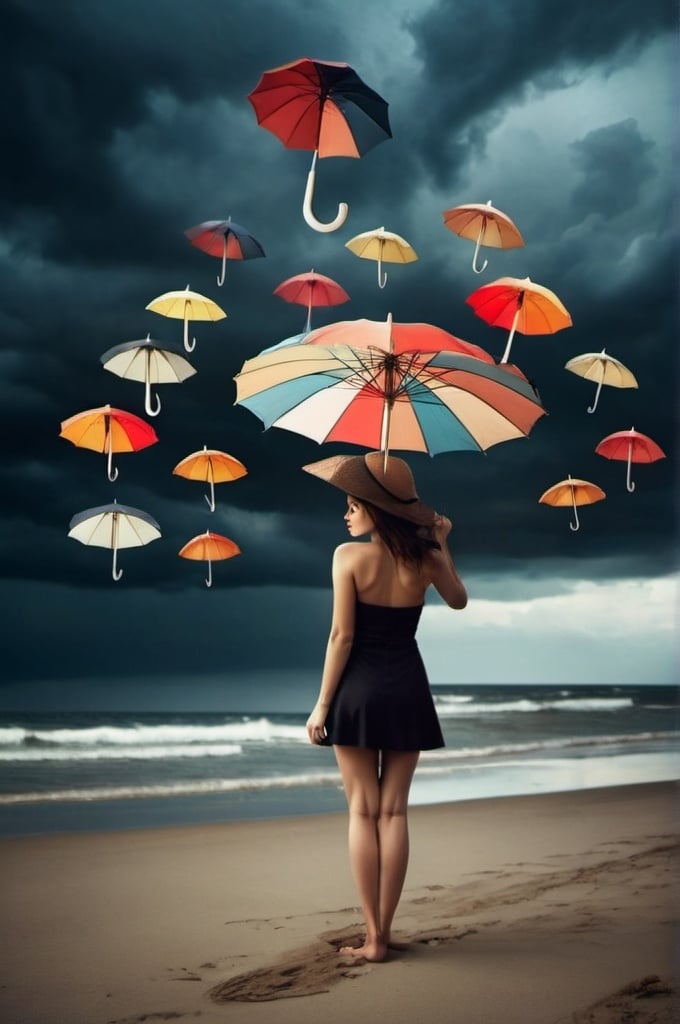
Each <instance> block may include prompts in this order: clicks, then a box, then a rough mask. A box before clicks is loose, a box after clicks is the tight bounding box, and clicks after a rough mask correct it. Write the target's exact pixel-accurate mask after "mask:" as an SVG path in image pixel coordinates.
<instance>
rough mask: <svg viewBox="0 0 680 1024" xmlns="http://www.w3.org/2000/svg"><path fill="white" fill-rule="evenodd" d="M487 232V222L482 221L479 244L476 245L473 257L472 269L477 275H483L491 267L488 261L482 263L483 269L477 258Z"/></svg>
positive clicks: (478, 238) (478, 236) (478, 237)
mask: <svg viewBox="0 0 680 1024" xmlns="http://www.w3.org/2000/svg"><path fill="white" fill-rule="evenodd" d="M485 231H486V220H482V226H481V228H480V229H479V234H478V235H477V244H476V245H475V254H474V256H473V257H472V269H473V270H474V272H475V274H481V273H482V272H483V271H484V270H486V268H487V267H488V265H489V261H488V260H484V262H483V263H482V265H481V267H478V266H477V257H478V256H479V247H480V245H481V244H482V241H483V239H484V232H485Z"/></svg>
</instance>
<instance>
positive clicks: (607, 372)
mask: <svg viewBox="0 0 680 1024" xmlns="http://www.w3.org/2000/svg"><path fill="white" fill-rule="evenodd" d="M564 368H565V370H569V371H570V372H571V373H575V374H577V375H578V376H579V377H585V379H586V380H592V381H595V382H596V383H597V391H596V392H595V401H594V402H593V404H592V405H589V406H588V412H595V410H596V409H597V402H598V399H599V397H600V391H601V390H602V385H603V384H607V385H609V387H612V388H636V387H637V386H638V382H637V381H636V379H635V376H634V375H633V374H632V373H631V371H630V370H629V369H628V367H627V366H624V365H623V363H621V362H619V360H618V359H614V356H609V355H607V353H606V352H605V350H604V349H602V351H601V352H584V353H583V354H582V355H580V356H574V358H573V359H570V360H569V362H568V363H566V364H565V367H564Z"/></svg>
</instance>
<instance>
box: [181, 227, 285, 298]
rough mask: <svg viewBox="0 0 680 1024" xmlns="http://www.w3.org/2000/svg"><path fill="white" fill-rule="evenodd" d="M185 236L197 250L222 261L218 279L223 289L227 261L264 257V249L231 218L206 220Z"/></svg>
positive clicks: (187, 231)
mask: <svg viewBox="0 0 680 1024" xmlns="http://www.w3.org/2000/svg"><path fill="white" fill-rule="evenodd" d="M184 234H185V235H186V236H187V238H188V239H189V241H190V242H191V244H192V245H193V246H195V247H196V248H197V249H201V250H202V251H203V252H207V253H208V255H209V256H217V257H218V259H221V260H222V273H221V274H220V276H219V277H218V278H217V283H218V285H219V286H220V287H221V286H222V285H223V284H224V276H225V273H226V269H227V260H252V259H257V257H258V256H264V254H265V253H264V249H263V248H262V246H261V245H260V243H259V242H258V240H257V239H256V238H254V237H253V235H251V234H250V232H249V231H246V229H245V228H242V227H241V225H240V224H236V223H235V222H234V221H233V220H232V219H231V217H228V218H227V220H206V221H203V223H202V224H197V225H196V227H193V228H188V229H187V230H186V231H185V232H184Z"/></svg>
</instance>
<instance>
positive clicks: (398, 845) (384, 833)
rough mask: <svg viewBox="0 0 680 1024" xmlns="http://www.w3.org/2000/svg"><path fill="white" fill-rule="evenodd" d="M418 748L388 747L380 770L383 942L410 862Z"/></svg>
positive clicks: (387, 938)
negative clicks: (411, 809) (410, 815)
mask: <svg viewBox="0 0 680 1024" xmlns="http://www.w3.org/2000/svg"><path fill="white" fill-rule="evenodd" d="M418 756H419V753H418V751H401V750H400V751H397V750H385V751H383V755H382V770H381V773H380V810H379V815H378V848H379V854H380V868H379V879H380V886H379V904H378V905H379V907H380V917H379V920H380V931H381V933H382V939H383V942H384V943H385V944H386V945H387V944H388V943H389V941H390V929H391V927H392V919H393V917H394V914H395V911H396V909H397V905H398V903H399V899H400V897H401V891H402V889H403V887H404V879H405V878H406V868H407V866H408V854H409V838H408V822H407V818H406V810H407V805H408V794H409V789H410V787H411V780H412V778H413V773H414V771H415V769H416V765H417V763H418Z"/></svg>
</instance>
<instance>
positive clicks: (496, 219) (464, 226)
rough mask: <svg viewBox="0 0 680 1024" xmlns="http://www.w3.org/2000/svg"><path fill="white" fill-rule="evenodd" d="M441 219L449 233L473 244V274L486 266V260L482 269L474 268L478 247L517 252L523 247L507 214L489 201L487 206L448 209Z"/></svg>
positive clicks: (475, 204)
mask: <svg viewBox="0 0 680 1024" xmlns="http://www.w3.org/2000/svg"><path fill="white" fill-rule="evenodd" d="M442 216H443V218H444V224H445V226H446V227H447V228H448V229H449V231H453V233H454V234H455V235H459V236H460V237H461V238H469V239H470V241H471V242H475V243H476V244H475V254H474V256H473V257H472V269H473V270H474V272H475V274H481V273H482V271H483V270H486V267H487V264H488V260H484V263H483V264H482V266H481V267H478V266H477V256H478V254H479V247H480V246H481V245H488V246H491V247H492V248H494V249H517V248H519V247H520V246H523V245H524V239H523V238H522V235H521V234H520V231H519V228H518V227H517V225H516V224H515V223H514V222H513V221H511V220H510V218H509V217H508V215H507V213H503V211H502V210H497V209H496V207H495V206H492V205H491V200H490V199H489V200H488V202H487V203H486V204H483V203H465V204H464V205H462V206H454V207H453V208H452V209H451V210H444V213H443V214H442Z"/></svg>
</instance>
